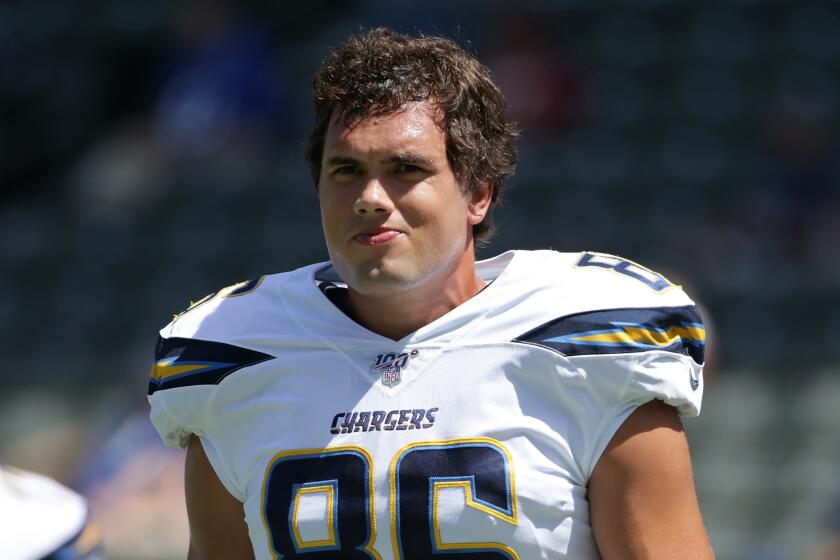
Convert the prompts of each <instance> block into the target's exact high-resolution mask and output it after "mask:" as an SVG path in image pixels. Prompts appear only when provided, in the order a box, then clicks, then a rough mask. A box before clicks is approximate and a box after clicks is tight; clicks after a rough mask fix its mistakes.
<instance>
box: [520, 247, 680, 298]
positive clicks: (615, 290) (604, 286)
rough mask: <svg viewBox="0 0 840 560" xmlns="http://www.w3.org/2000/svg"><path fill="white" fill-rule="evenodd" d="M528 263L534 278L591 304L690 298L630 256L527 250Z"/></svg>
mask: <svg viewBox="0 0 840 560" xmlns="http://www.w3.org/2000/svg"><path fill="white" fill-rule="evenodd" d="M527 256H528V266H529V267H530V268H531V274H532V277H533V278H534V281H535V282H540V283H543V284H545V285H546V287H547V288H549V289H553V290H555V291H559V292H564V293H569V292H574V293H575V296H576V297H577V298H582V299H583V300H584V301H586V302H587V303H588V304H589V305H591V306H592V307H599V306H606V305H609V306H614V307H619V306H623V307H627V306H630V305H633V306H641V305H652V306H655V305H681V304H690V303H692V302H691V300H690V299H689V298H688V296H686V294H685V292H683V290H682V288H681V286H679V285H677V284H674V283H673V282H671V281H670V280H668V278H666V277H665V276H664V275H663V274H661V273H659V272H657V271H655V270H653V269H651V268H648V267H646V266H644V265H642V264H639V263H637V262H634V261H632V260H630V259H627V258H624V257H620V256H616V255H610V254H607V253H598V252H595V251H582V252H579V253H561V252H558V251H548V250H545V251H530V252H528V253H527Z"/></svg>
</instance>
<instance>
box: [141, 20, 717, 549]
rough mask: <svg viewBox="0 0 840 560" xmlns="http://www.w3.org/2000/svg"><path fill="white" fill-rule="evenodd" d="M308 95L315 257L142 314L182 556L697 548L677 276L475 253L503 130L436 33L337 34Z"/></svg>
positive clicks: (691, 336)
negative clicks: (149, 323) (150, 318)
mask: <svg viewBox="0 0 840 560" xmlns="http://www.w3.org/2000/svg"><path fill="white" fill-rule="evenodd" d="M314 106H315V116H316V124H315V127H314V130H313V132H312V133H311V136H310V139H309V143H308V145H307V159H308V161H309V164H310V168H311V171H312V177H313V179H314V182H315V185H316V188H317V190H318V194H319V200H320V207H321V215H322V224H323V230H324V237H325V240H326V245H327V248H328V251H329V255H330V261H329V262H327V263H317V264H313V265H311V266H307V267H304V268H301V269H298V270H295V271H292V272H287V273H282V274H274V275H269V276H265V277H263V278H260V279H257V280H253V281H249V282H243V283H241V284H237V285H234V286H230V287H228V288H225V289H223V290H221V291H220V292H218V293H216V294H212V295H211V296H208V297H206V298H204V299H203V300H201V301H199V302H198V303H197V304H195V305H193V306H192V307H191V308H190V309H189V310H188V311H187V312H185V313H183V314H181V315H179V316H177V317H176V318H175V319H174V320H173V321H172V322H171V323H170V324H169V325H168V326H166V327H165V328H164V329H163V330H162V331H161V333H160V338H159V341H158V344H157V356H156V362H155V365H154V367H153V370H152V375H151V379H150V383H149V395H150V397H149V398H150V401H151V405H152V413H151V415H152V421H153V422H154V424H155V426H156V427H157V429H158V430H159V432H160V434H161V436H162V437H163V439H164V440H165V441H166V442H167V443H168V444H170V445H173V446H182V447H185V448H187V465H186V471H187V472H186V476H187V483H186V493H187V509H188V513H189V517H190V529H191V551H190V555H191V556H190V557H191V558H194V559H216V558H237V559H238V558H258V559H260V560H268V559H280V558H283V559H286V558H313V559H330V558H337V559H339V558H340V559H376V560H393V559H406V560H419V559H430V558H444V557H446V558H463V559H464V560H491V559H492V560H514V559H520V560H533V559H537V558H551V559H577V560H584V559H586V560H589V559H595V558H607V559H621V560H628V559H642V558H645V559H652V558H662V559H666V558H667V559H669V560H670V559H683V558H685V559H689V558H691V559H708V558H711V557H712V552H711V549H710V547H709V544H708V542H707V537H706V533H705V530H704V527H703V523H702V521H701V517H700V511H699V508H698V504H697V499H696V496H695V491H694V483H693V480H692V472H691V465H690V459H689V452H688V447H687V444H686V438H685V435H684V433H683V430H682V426H681V423H680V419H679V415H686V416H693V415H696V414H698V413H699V409H700V400H701V394H702V390H703V380H702V376H701V370H702V363H703V347H704V341H705V330H704V328H703V325H702V322H701V319H700V318H699V316H698V314H697V312H696V309H695V307H694V305H693V303H692V301H691V300H690V299H689V298H688V297H687V296H686V295H685V293H683V291H682V290H681V289H680V288H679V287H677V286H674V285H673V284H671V283H670V282H669V281H668V280H667V279H665V278H664V277H662V276H661V275H659V274H657V273H656V272H653V271H651V270H649V269H646V268H644V267H642V266H640V265H638V264H635V263H633V262H631V261H628V260H626V259H622V258H619V257H615V256H611V255H605V254H600V253H595V252H589V251H585V252H581V253H557V252H554V251H512V252H508V253H504V254H502V255H499V256H497V257H495V258H492V259H489V260H486V261H481V262H476V260H475V257H474V248H475V245H476V244H477V243H480V242H482V241H484V240H486V238H487V236H488V235H489V233H490V232H491V231H492V223H491V221H490V214H491V212H492V210H493V208H494V207H495V206H496V204H497V203H498V201H499V199H500V196H501V194H502V191H503V189H504V185H505V180H506V179H507V178H508V177H509V176H510V175H511V173H512V172H513V169H514V164H515V150H514V140H515V136H516V132H515V129H514V127H513V125H512V123H511V122H509V121H508V120H506V119H505V117H504V109H505V102H504V98H503V97H502V94H501V93H500V92H499V90H498V88H497V87H496V86H495V85H494V83H493V81H492V80H491V78H490V75H489V72H488V71H487V69H486V68H485V67H483V66H482V65H481V64H480V63H479V62H478V61H477V60H476V59H475V58H473V57H472V56H471V55H469V54H467V53H466V52H464V51H463V50H462V49H461V48H460V47H458V46H457V45H456V44H455V43H453V42H451V41H449V40H445V39H442V38H438V37H410V36H405V35H401V34H398V33H395V32H393V31H390V30H386V29H376V30H373V31H370V32H368V33H366V34H362V35H360V36H355V37H351V38H350V39H349V40H347V41H346V42H345V43H344V44H342V45H340V46H339V47H338V48H336V49H335V50H333V51H332V52H331V54H330V55H329V56H328V58H327V59H326V60H325V62H324V63H323V65H322V67H321V68H320V69H319V70H318V72H317V74H316V76H315V81H314ZM558 219H562V217H558Z"/></svg>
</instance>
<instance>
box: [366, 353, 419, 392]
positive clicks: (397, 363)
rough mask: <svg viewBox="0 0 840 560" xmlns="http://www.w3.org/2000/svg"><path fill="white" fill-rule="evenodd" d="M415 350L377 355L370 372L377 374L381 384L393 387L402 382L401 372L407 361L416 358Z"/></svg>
mask: <svg viewBox="0 0 840 560" xmlns="http://www.w3.org/2000/svg"><path fill="white" fill-rule="evenodd" d="M417 353H418V351H417V350H412V351H411V353H407V352H400V353H396V352H387V353H383V354H379V355H378V356H376V359H374V361H373V363H372V364H371V366H370V372H371V373H374V374H379V375H380V378H381V379H382V384H383V385H386V386H388V387H393V386H394V385H396V384H397V383H399V382H400V381H402V370H403V368H404V367H405V366H406V364H408V360H409V359H410V358H411V357H412V356H416V355H417Z"/></svg>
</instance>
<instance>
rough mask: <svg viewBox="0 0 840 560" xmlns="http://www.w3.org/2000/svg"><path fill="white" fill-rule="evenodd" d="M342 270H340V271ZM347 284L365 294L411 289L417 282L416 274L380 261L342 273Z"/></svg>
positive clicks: (384, 293)
mask: <svg viewBox="0 0 840 560" xmlns="http://www.w3.org/2000/svg"><path fill="white" fill-rule="evenodd" d="M340 272H341V271H339V273H340ZM342 278H344V279H345V281H346V282H347V285H348V286H349V287H350V288H352V289H353V290H355V291H356V292H359V293H361V294H365V295H388V294H394V293H399V292H402V291H405V290H408V289H411V288H412V287H413V286H415V285H416V284H417V278H416V277H415V276H414V275H411V274H407V273H406V272H405V271H400V270H397V269H394V268H393V267H389V266H385V265H383V263H378V264H377V265H375V266H370V267H357V268H351V270H350V274H347V275H346V276H344V275H342Z"/></svg>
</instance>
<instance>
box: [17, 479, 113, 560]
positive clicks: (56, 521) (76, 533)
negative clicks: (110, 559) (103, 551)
mask: <svg viewBox="0 0 840 560" xmlns="http://www.w3.org/2000/svg"><path fill="white" fill-rule="evenodd" d="M87 513H88V512H87V505H86V503H85V499H84V498H83V497H82V496H80V495H79V494H77V493H76V492H73V491H72V490H70V489H69V488H66V487H65V486H62V485H61V484H59V483H58V482H55V481H54V480H52V479H50V478H47V477H45V476H41V475H39V474H35V473H31V472H27V471H22V470H19V469H15V468H12V467H8V466H3V465H0V527H2V530H0V558H3V559H4V560H99V559H100V558H102V557H101V555H100V549H99V542H100V539H99V531H98V530H97V529H96V527H94V526H93V525H92V524H91V523H89V522H88V514H87Z"/></svg>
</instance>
